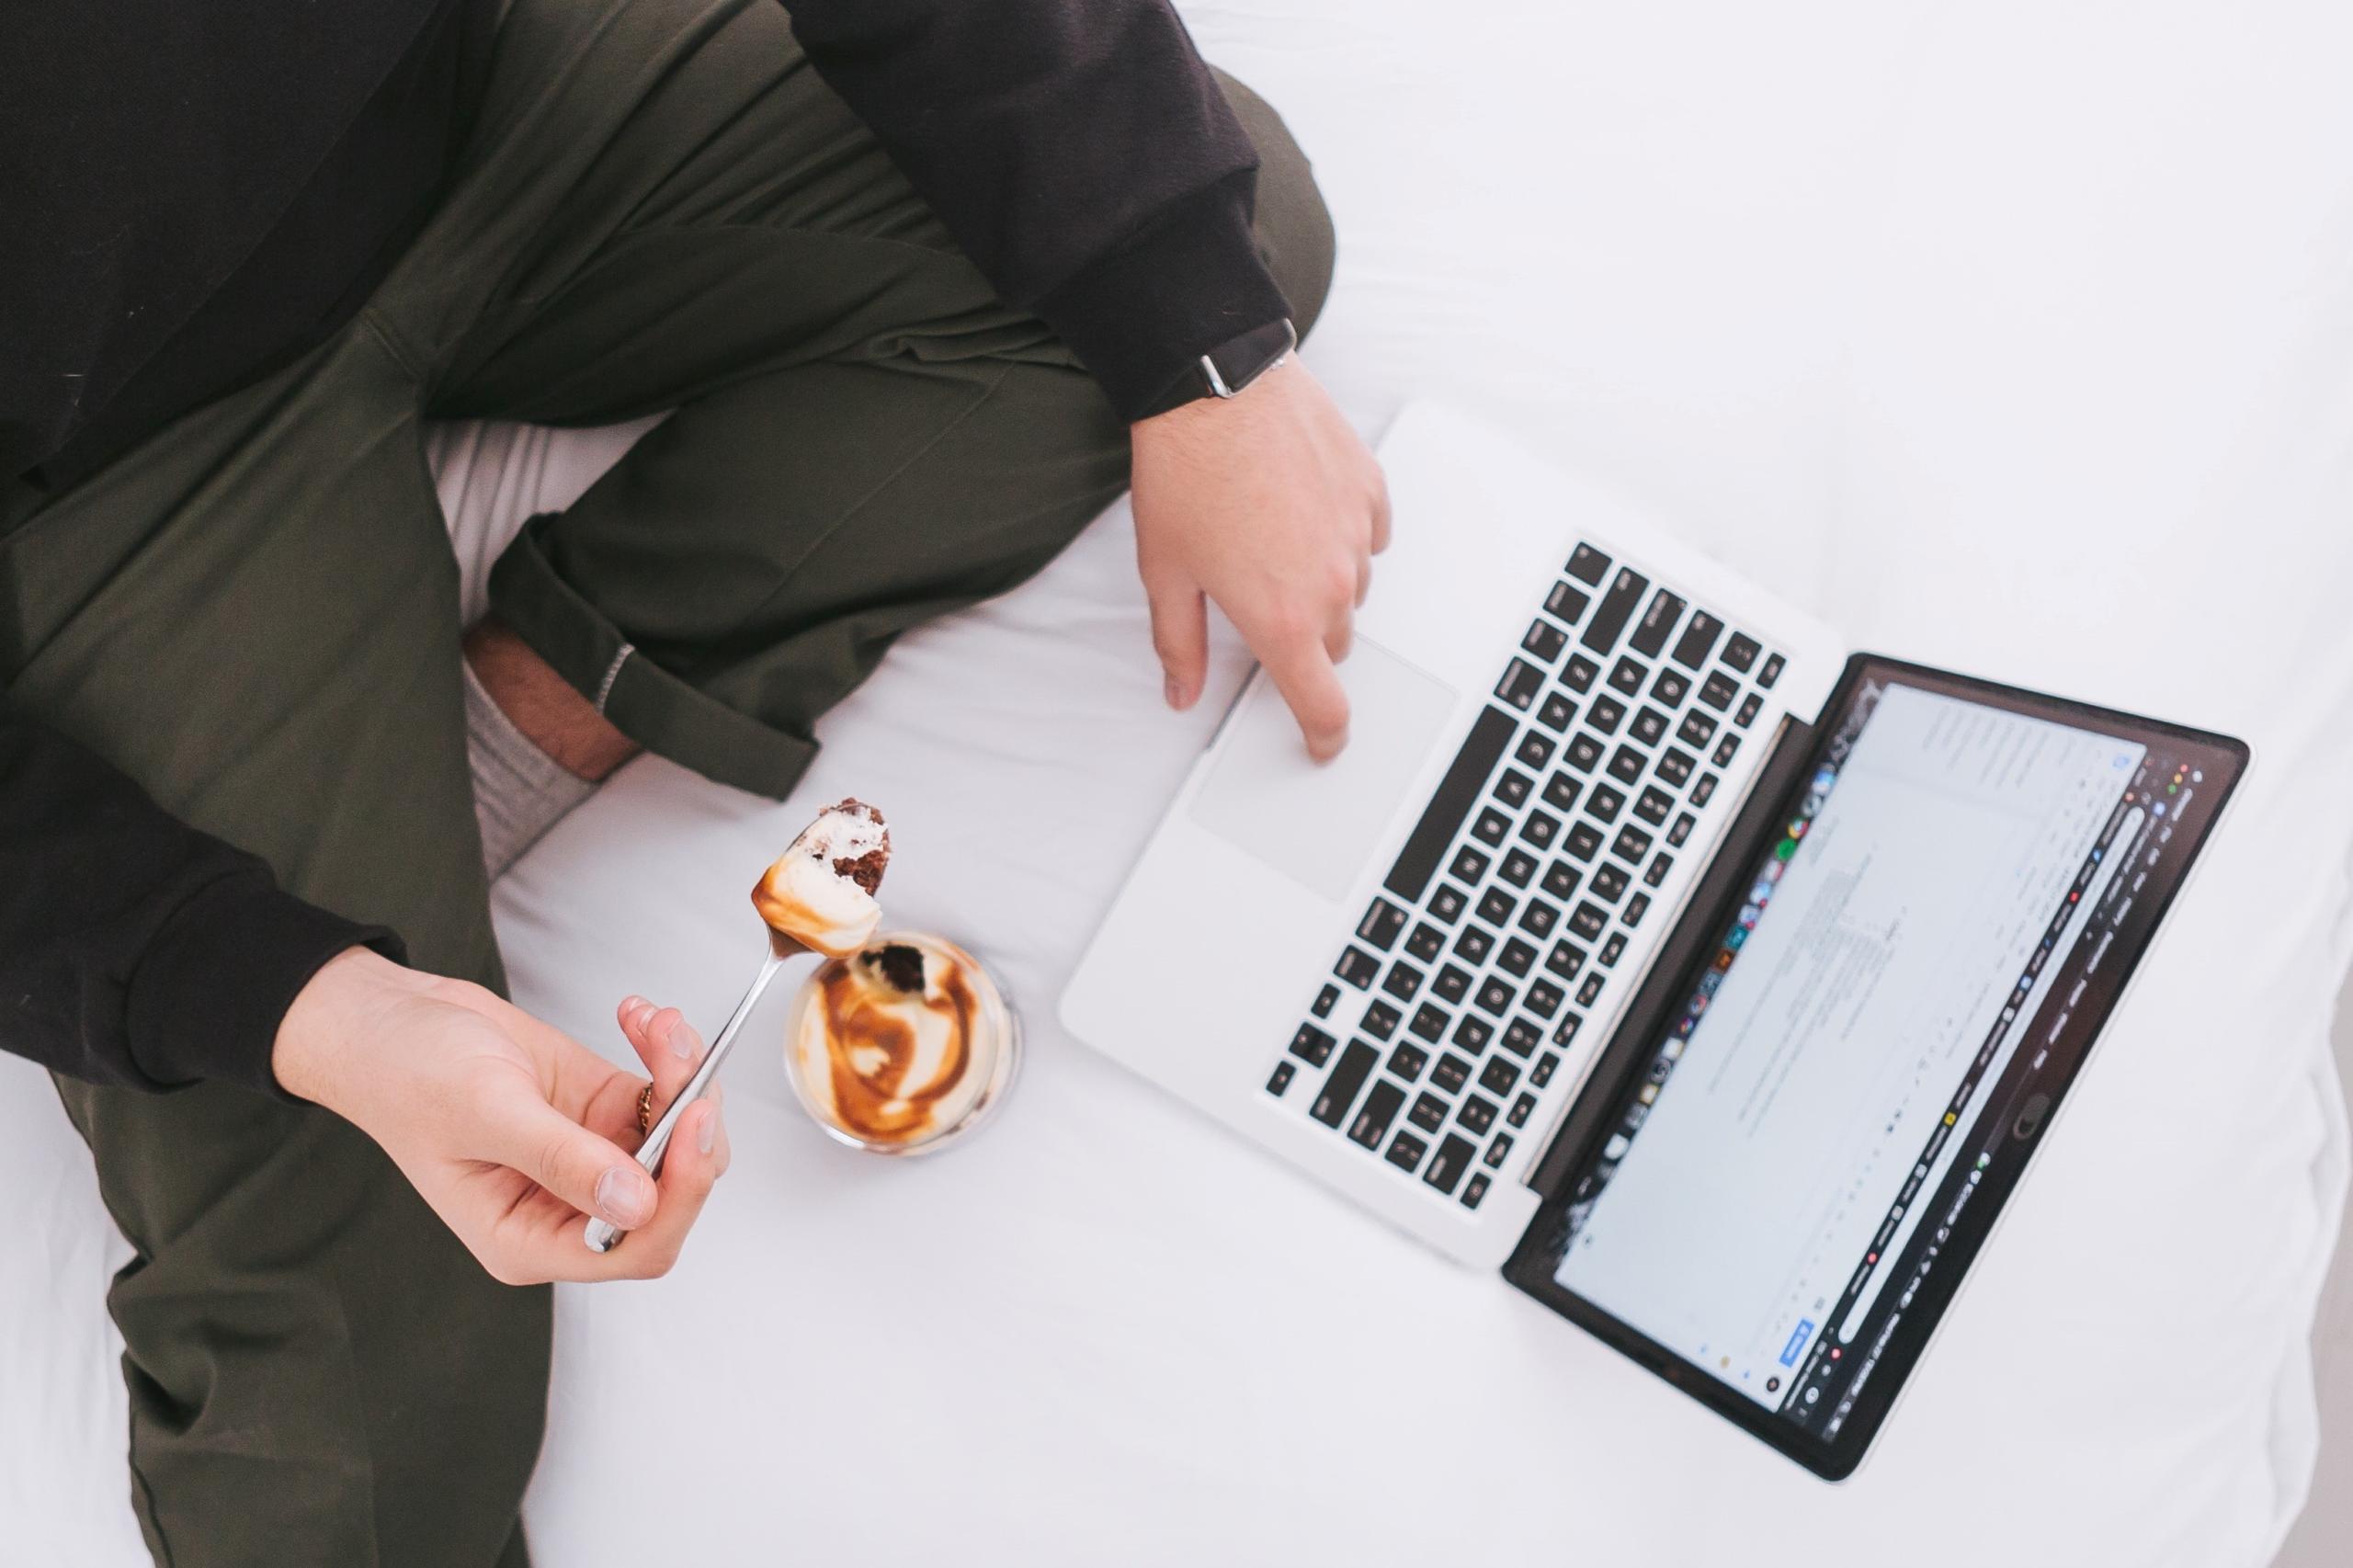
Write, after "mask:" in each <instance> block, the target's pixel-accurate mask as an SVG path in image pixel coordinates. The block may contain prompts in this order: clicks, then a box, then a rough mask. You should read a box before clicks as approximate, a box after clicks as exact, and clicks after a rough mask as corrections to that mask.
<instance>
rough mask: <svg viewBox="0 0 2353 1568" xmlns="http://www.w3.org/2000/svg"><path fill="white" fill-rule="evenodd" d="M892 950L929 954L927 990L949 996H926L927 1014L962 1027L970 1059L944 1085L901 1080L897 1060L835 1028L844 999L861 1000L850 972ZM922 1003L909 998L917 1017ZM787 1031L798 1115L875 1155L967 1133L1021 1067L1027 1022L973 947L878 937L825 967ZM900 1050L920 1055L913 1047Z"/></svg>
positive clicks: (938, 1144)
mask: <svg viewBox="0 0 2353 1568" xmlns="http://www.w3.org/2000/svg"><path fill="white" fill-rule="evenodd" d="M894 947H895V948H901V949H908V948H912V949H915V950H916V951H918V952H919V953H921V954H922V955H923V960H924V971H925V981H926V986H931V987H934V988H935V989H938V988H941V987H944V989H945V992H946V994H941V995H936V996H927V1000H928V1003H929V1006H930V1011H931V1012H932V1013H933V1014H934V1015H935V1016H936V1017H939V1018H943V1019H945V1018H953V1019H955V1020H957V1021H958V1024H959V1025H961V1040H962V1048H963V1058H962V1060H961V1065H960V1066H959V1067H958V1069H957V1070H956V1071H955V1072H954V1073H953V1074H949V1075H948V1076H947V1077H946V1078H945V1079H944V1081H942V1082H938V1083H931V1084H923V1085H906V1084H905V1083H904V1076H902V1077H901V1078H900V1079H899V1080H897V1081H895V1082H894V1081H893V1079H892V1069H893V1068H894V1067H895V1068H901V1069H904V1068H905V1067H906V1063H905V1062H904V1061H902V1060H901V1058H900V1057H899V1056H898V1055H897V1054H894V1053H893V1052H892V1051H890V1050H888V1049H886V1048H885V1047H884V1046H883V1045H881V1044H877V1043H874V1042H872V1041H866V1042H856V1041H853V1042H850V1043H847V1044H845V1043H844V1041H843V1040H842V1039H841V1037H840V1034H839V1031H838V1030H837V1029H836V1028H834V1027H833V1015H834V1014H836V1013H838V1011H839V1004H840V1002H841V1000H842V998H843V997H844V996H845V995H852V996H855V995H856V994H860V993H861V983H860V982H859V981H858V977H857V976H856V975H854V974H853V973H852V966H853V965H854V964H858V963H860V962H861V961H864V960H870V958H871V957H872V956H873V955H878V954H881V952H882V951H883V949H889V948H894ZM946 975H952V976H953V977H954V978H953V980H952V981H950V980H947V979H945V978H944V977H945V976H946ZM935 976H941V977H942V978H941V979H939V980H938V981H935V979H934V977H935ZM864 991H865V992H868V993H870V994H874V995H877V996H880V997H881V998H882V1000H883V1002H884V1004H885V1006H886V1007H887V1005H888V1003H889V1002H890V1001H891V1000H892V998H891V997H890V996H889V994H887V993H883V992H881V990H880V989H879V988H877V987H873V986H871V985H870V984H868V985H866V986H865V987H864ZM829 998H830V1000H829ZM919 1000H923V999H921V998H918V997H917V995H916V994H915V993H913V992H910V993H907V994H906V997H905V1002H906V1006H908V1007H910V1008H911V1009H912V1008H915V1007H916V1006H918V1002H919ZM949 1027H950V1029H951V1032H952V1030H953V1028H956V1027H957V1025H951V1026H949ZM785 1029H786V1032H785V1041H784V1062H785V1075H786V1076H787V1077H789V1078H790V1080H791V1081H792V1092H793V1095H794V1096H795V1097H797V1098H798V1099H799V1100H800V1101H801V1108H802V1109H804V1110H806V1111H807V1112H808V1113H809V1117H810V1119H811V1120H813V1121H814V1122H815V1123H816V1124H817V1125H818V1126H819V1127H820V1128H822V1129H824V1132H825V1134H826V1136H828V1137H830V1138H832V1139H833V1140H834V1141H835V1142H837V1143H844V1144H847V1145H848V1146H849V1147H851V1148H853V1149H863V1150H865V1151H867V1152H868V1153H875V1154H899V1155H905V1154H928V1153H936V1152H937V1151H938V1150H940V1149H943V1148H946V1147H947V1146H948V1145H949V1144H950V1143H952V1142H955V1141H956V1140H957V1139H959V1138H961V1137H963V1136H965V1135H967V1134H969V1133H970V1132H971V1131H972V1130H973V1129H974V1128H976V1127H978V1126H980V1125H981V1124H982V1123H983V1122H984V1121H986V1120H987V1119H988V1118H989V1115H990V1113H991V1112H992V1111H994V1110H995V1108H996V1106H997V1103H998V1102H999V1101H1000V1100H1002V1099H1003V1098H1004V1097H1005V1096H1006V1091H1007V1090H1008V1089H1009V1088H1010V1087H1011V1086H1012V1084H1013V1079H1014V1076H1015V1074H1016V1073H1017V1070H1018V1069H1019V1066H1020V1062H1021V1050H1022V1040H1021V1020H1020V1017H1019V1015H1017V1013H1016V1012H1015V1011H1014V1009H1013V1005H1012V1002H1011V1000H1010V999H1009V997H1008V996H1007V994H1006V991H1005V989H1004V987H1003V985H1002V984H1001V983H999V982H998V981H997V979H996V977H995V974H994V973H993V972H992V971H990V970H989V968H988V967H987V965H986V964H984V963H983V961H982V960H980V959H978V958H976V957H975V956H973V954H972V953H971V952H970V951H968V950H967V949H964V948H962V947H960V946H958V945H957V944H956V943H954V942H951V941H949V939H948V938H946V937H937V936H933V935H931V934H929V933H927V932H920V931H881V932H877V933H876V934H875V935H874V936H873V937H871V938H870V940H869V941H868V942H867V943H866V945H865V946H864V947H863V948H861V949H859V950H858V952H856V953H852V954H848V955H846V956H843V957H840V958H829V959H826V960H824V962H822V963H820V964H819V965H818V966H817V967H816V968H815V969H813V970H812V971H810V973H809V975H808V976H807V978H806V979H804V980H803V981H802V982H801V988H800V990H799V991H798V992H797V993H795V994H794V996H793V998H792V1005H791V1007H790V1010H789V1012H788V1013H787V1022H786V1026H785ZM900 1049H901V1050H902V1051H906V1052H917V1050H918V1048H917V1047H916V1046H915V1044H914V1043H913V1042H912V1040H903V1041H901V1042H900ZM820 1075H822V1078H821V1076H820ZM878 1085H879V1086H878ZM901 1089H904V1090H905V1091H906V1092H905V1093H904V1094H900V1093H898V1092H896V1091H897V1090H901ZM926 1107H928V1108H927V1109H926Z"/></svg>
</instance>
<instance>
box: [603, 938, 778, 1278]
mask: <svg viewBox="0 0 2353 1568" xmlns="http://www.w3.org/2000/svg"><path fill="white" fill-rule="evenodd" d="M798 950H799V949H793V951H798ZM790 956H791V952H790V951H779V946H778V945H777V944H771V945H770V947H769V949H768V956H767V960H765V961H763V962H762V963H761V965H760V972H759V975H758V977H757V978H756V979H755V980H754V981H753V982H752V988H751V989H750V990H749V991H746V992H745V993H744V999H743V1000H742V1001H741V1002H738V1003H736V1004H735V1011H734V1012H733V1013H731V1014H729V1015H728V1017H727V1025H726V1027H725V1028H722V1029H721V1030H720V1031H719V1038H718V1039H717V1040H712V1041H711V1042H710V1051H709V1052H708V1053H707V1054H706V1055H705V1056H704V1057H703V1059H702V1065H701V1066H699V1067H698V1068H696V1069H695V1075H694V1076H693V1077H691V1078H689V1079H688V1080H687V1086H686V1087H685V1088H683V1089H680V1090H679V1091H678V1097H677V1098H676V1099H674V1100H672V1101H671V1102H670V1107H669V1108H668V1109H667V1110H665V1111H664V1112H663V1113H662V1119H661V1120H659V1121H657V1122H655V1123H654V1129H653V1131H650V1132H648V1133H647V1134H646V1135H645V1142H644V1145H643V1146H642V1147H641V1148H640V1149H639V1150H638V1152H637V1163H638V1164H639V1165H643V1166H644V1167H645V1172H646V1174H647V1175H648V1176H660V1175H661V1174H662V1156H663V1154H664V1153H665V1152H666V1151H667V1150H668V1149H669V1147H670V1134H671V1133H672V1132H673V1131H676V1128H677V1125H678V1118H679V1117H681V1116H683V1115H685V1114H686V1109H687V1107H688V1106H690V1105H692V1104H693V1103H694V1102H695V1101H697V1100H699V1099H700V1098H702V1096H703V1092H704V1091H705V1090H706V1089H708V1088H710V1081H711V1079H712V1078H714V1077H716V1076H717V1075H718V1074H719V1064H720V1063H721V1062H724V1061H726V1060H727V1053H728V1051H732V1050H733V1049H734V1045H735V1037H736V1036H737V1035H740V1034H742V1033H743V1032H744V1020H745V1019H746V1018H748V1017H751V1016H752V1009H753V1008H754V1007H756V1006H758V1005H759V1000H760V995H761V994H762V993H763V992H765V991H767V988H768V982H770V981H772V980H774V979H775V978H776V975H777V971H779V970H780V969H782V968H783V967H784V960H786V959H787V958H790ZM583 1239H585V1241H586V1242H587V1244H588V1250H589V1251H590V1252H606V1251H608V1250H610V1248H611V1247H612V1246H613V1244H615V1243H617V1242H619V1241H620V1239H621V1232H620V1229H619V1228H618V1227H617V1226H615V1225H613V1224H612V1223H611V1222H610V1221H605V1220H598V1219H595V1218H591V1219H590V1220H589V1221H588V1230H587V1233H586V1235H585V1237H584V1238H583Z"/></svg>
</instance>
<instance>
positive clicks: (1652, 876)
mask: <svg viewBox="0 0 2353 1568" xmlns="http://www.w3.org/2000/svg"><path fill="white" fill-rule="evenodd" d="M1673 869H1675V857H1674V856H1672V855H1669V854H1668V853H1667V852H1666V851H1665V850H1664V849H1662V850H1660V851H1659V852H1658V853H1657V854H1656V855H1655V856H1654V857H1652V858H1651V863H1650V864H1649V865H1648V866H1647V867H1645V868H1643V881H1645V882H1648V883H1649V884H1650V885H1651V886H1653V887H1656V886H1658V885H1659V883H1661V882H1663V881H1666V874H1667V873H1668V872H1669V871H1672V870H1673Z"/></svg>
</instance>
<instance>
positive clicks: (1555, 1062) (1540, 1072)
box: [1528, 1052, 1561, 1088]
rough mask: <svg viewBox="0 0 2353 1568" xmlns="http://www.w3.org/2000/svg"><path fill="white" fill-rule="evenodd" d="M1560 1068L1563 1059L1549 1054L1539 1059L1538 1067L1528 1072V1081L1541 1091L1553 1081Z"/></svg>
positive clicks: (1531, 1068) (1537, 1061)
mask: <svg viewBox="0 0 2353 1568" xmlns="http://www.w3.org/2000/svg"><path fill="white" fill-rule="evenodd" d="M1560 1068H1561V1059H1560V1058H1559V1057H1557V1056H1554V1055H1552V1054H1550V1053H1549V1052H1548V1053H1547V1054H1545V1055H1543V1056H1540V1057H1539V1058H1537V1060H1536V1065H1535V1066H1533V1067H1530V1068H1529V1070H1528V1081H1529V1083H1531V1084H1533V1085H1536V1086H1537V1087H1538V1088H1542V1087H1543V1086H1544V1085H1547V1084H1549V1083H1551V1082H1552V1074H1554V1073H1557V1072H1559V1071H1560Z"/></svg>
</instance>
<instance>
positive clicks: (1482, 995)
mask: <svg viewBox="0 0 2353 1568" xmlns="http://www.w3.org/2000/svg"><path fill="white" fill-rule="evenodd" d="M1473 1000H1474V1001H1476V1002H1477V1003H1478V1005H1479V1006H1480V1007H1482V1008H1483V1009H1484V1010H1485V1012H1486V1013H1487V1015H1488V1017H1496V1018H1500V1017H1503V1016H1504V1015H1505V1014H1506V1013H1508V1012H1510V1011H1511V1005H1512V1004H1513V1003H1514V1002H1517V1001H1518V1000H1519V998H1518V994H1516V993H1514V992H1513V990H1512V988H1511V987H1510V986H1509V985H1506V983H1504V982H1503V980H1502V979H1501V978H1500V977H1499V976H1496V975H1492V974H1491V975H1489V976H1487V978H1486V980H1485V982H1484V983H1482V984H1481V985H1480V987H1479V994H1478V995H1477V996H1476V997H1475V998H1473Z"/></svg>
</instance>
